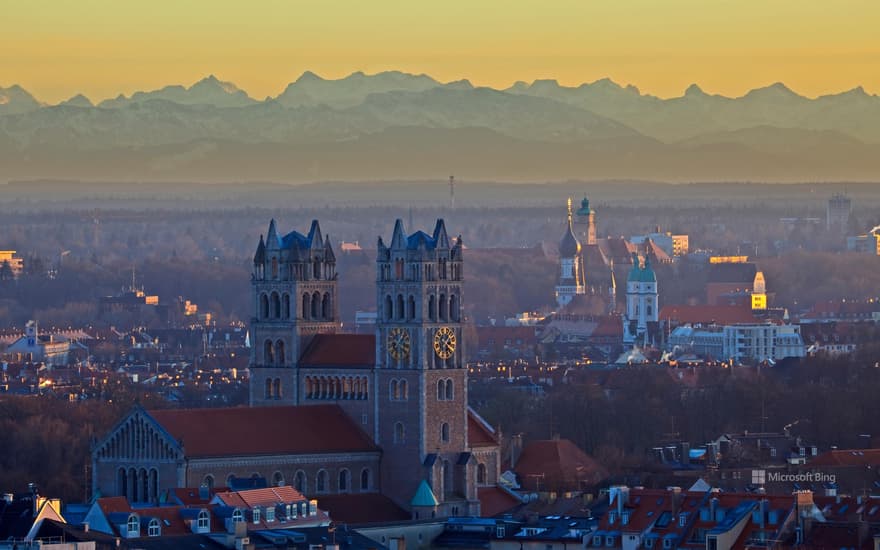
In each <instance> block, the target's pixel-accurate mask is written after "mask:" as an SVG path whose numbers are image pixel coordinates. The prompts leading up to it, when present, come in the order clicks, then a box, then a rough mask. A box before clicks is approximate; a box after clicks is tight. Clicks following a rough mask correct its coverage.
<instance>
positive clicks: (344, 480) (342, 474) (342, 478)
mask: <svg viewBox="0 0 880 550" xmlns="http://www.w3.org/2000/svg"><path fill="white" fill-rule="evenodd" d="M349 485H351V472H349V471H348V470H346V469H342V470H339V492H340V493H342V492H346V491H348V490H349Z"/></svg>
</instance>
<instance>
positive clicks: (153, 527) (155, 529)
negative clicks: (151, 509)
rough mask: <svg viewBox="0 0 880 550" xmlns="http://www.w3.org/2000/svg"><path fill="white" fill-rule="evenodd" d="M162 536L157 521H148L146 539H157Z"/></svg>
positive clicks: (154, 519)
mask: <svg viewBox="0 0 880 550" xmlns="http://www.w3.org/2000/svg"><path fill="white" fill-rule="evenodd" d="M161 534H162V527H161V526H160V525H159V520H158V519H156V518H153V519H151V520H150V524H149V525H148V526H147V536H148V537H158V536H159V535H161Z"/></svg>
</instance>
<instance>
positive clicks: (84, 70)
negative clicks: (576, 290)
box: [0, 0, 880, 102]
mask: <svg viewBox="0 0 880 550" xmlns="http://www.w3.org/2000/svg"><path fill="white" fill-rule="evenodd" d="M878 29H880V1H878V0H836V1H834V2H828V1H821V0H565V1H561V0H560V1H554V0H535V1H532V0H443V1H422V0H406V1H396V0H352V1H334V0H315V1H307V0H277V1H276V0H265V1H260V0H254V1H245V0H211V1H201V0H199V1H196V0H150V1H133V0H132V1H119V0H61V1H58V0H0V86H9V85H11V84H15V83H17V84H21V85H22V86H24V87H25V88H26V89H28V90H29V91H31V92H32V93H34V94H35V95H36V96H37V97H38V99H40V100H43V101H49V102H55V101H59V100H62V99H66V98H67V97H70V96H71V95H73V94H75V93H78V92H82V93H85V94H86V95H88V96H89V97H90V98H92V99H93V100H100V99H104V98H107V97H111V96H115V95H117V94H118V93H120V92H123V93H125V94H126V95H128V94H130V93H131V92H133V91H135V90H143V89H155V88H158V87H161V86H163V85H165V84H172V83H173V84H187V85H189V84H192V83H193V82H194V81H196V80H198V79H200V78H201V77H203V76H206V75H208V74H211V73H213V74H215V75H217V76H218V77H219V78H221V79H223V80H231V81H233V82H235V83H236V84H238V85H239V86H240V87H241V88H243V89H245V90H246V91H247V92H248V93H250V95H251V96H253V97H256V98H260V99H261V98H263V97H265V96H267V95H276V94H278V93H279V92H280V91H281V90H283V89H284V86H285V85H286V84H287V83H288V82H290V81H292V80H294V79H295V78H296V77H297V76H298V75H299V74H301V73H302V72H303V71H305V70H312V71H314V72H316V73H318V74H320V75H321V76H324V77H328V78H338V77H342V76H345V75H347V74H349V73H351V72H353V71H356V70H363V71H365V72H368V73H373V72H378V71H382V70H389V69H399V70H403V71H407V72H417V73H427V74H430V75H432V76H434V77H435V78H437V79H439V80H442V81H448V80H457V79H460V78H468V79H470V80H471V81H472V82H474V83H475V84H478V85H490V86H494V87H506V86H508V85H510V84H512V83H513V82H515V81H516V80H526V81H531V80H533V79H536V78H555V79H557V80H559V81H560V82H561V83H562V84H568V85H574V84H579V83H581V82H591V81H594V80H597V79H599V78H603V77H606V76H607V77H611V78H612V79H614V80H615V81H617V82H619V83H621V84H635V85H636V86H638V87H639V88H640V89H641V90H642V91H643V92H648V93H651V94H655V95H659V96H662V97H669V96H676V95H681V93H682V92H683V91H684V89H685V88H686V87H687V85H688V84H690V83H692V82H697V83H699V84H700V86H701V87H703V89H704V90H706V91H708V92H713V93H721V94H724V95H733V96H735V95H741V94H742V93H744V92H745V91H747V90H749V89H750V88H755V87H759V86H764V85H767V84H770V83H773V82H776V81H783V82H785V83H786V84H788V85H789V86H790V87H791V88H792V89H794V90H796V91H798V92H800V93H803V94H805V95H809V96H815V95H821V94H823V93H832V92H838V91H842V90H846V89H850V88H853V87H855V86H858V85H864V87H865V88H866V90H868V91H869V92H871V93H880V30H878Z"/></svg>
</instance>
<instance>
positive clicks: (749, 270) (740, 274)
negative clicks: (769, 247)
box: [706, 257, 758, 306]
mask: <svg viewBox="0 0 880 550" xmlns="http://www.w3.org/2000/svg"><path fill="white" fill-rule="evenodd" d="M730 259H733V260H736V261H713V260H715V258H710V261H709V274H708V279H707V281H706V303H707V304H709V305H710V306H718V305H732V304H737V303H748V302H749V301H750V295H751V293H752V287H753V285H754V283H755V277H756V276H757V274H758V268H757V266H755V264H753V263H751V262H748V261H740V259H743V260H744V257H733V258H730ZM724 260H729V259H728V258H724Z"/></svg>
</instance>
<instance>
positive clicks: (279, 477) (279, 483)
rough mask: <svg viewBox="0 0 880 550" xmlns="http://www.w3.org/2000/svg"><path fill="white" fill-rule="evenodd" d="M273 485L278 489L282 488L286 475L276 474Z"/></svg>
mask: <svg viewBox="0 0 880 550" xmlns="http://www.w3.org/2000/svg"><path fill="white" fill-rule="evenodd" d="M272 484H273V485H275V486H276V487H281V486H283V485H284V474H282V473H281V472H275V473H274V474H273V475H272Z"/></svg>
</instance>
